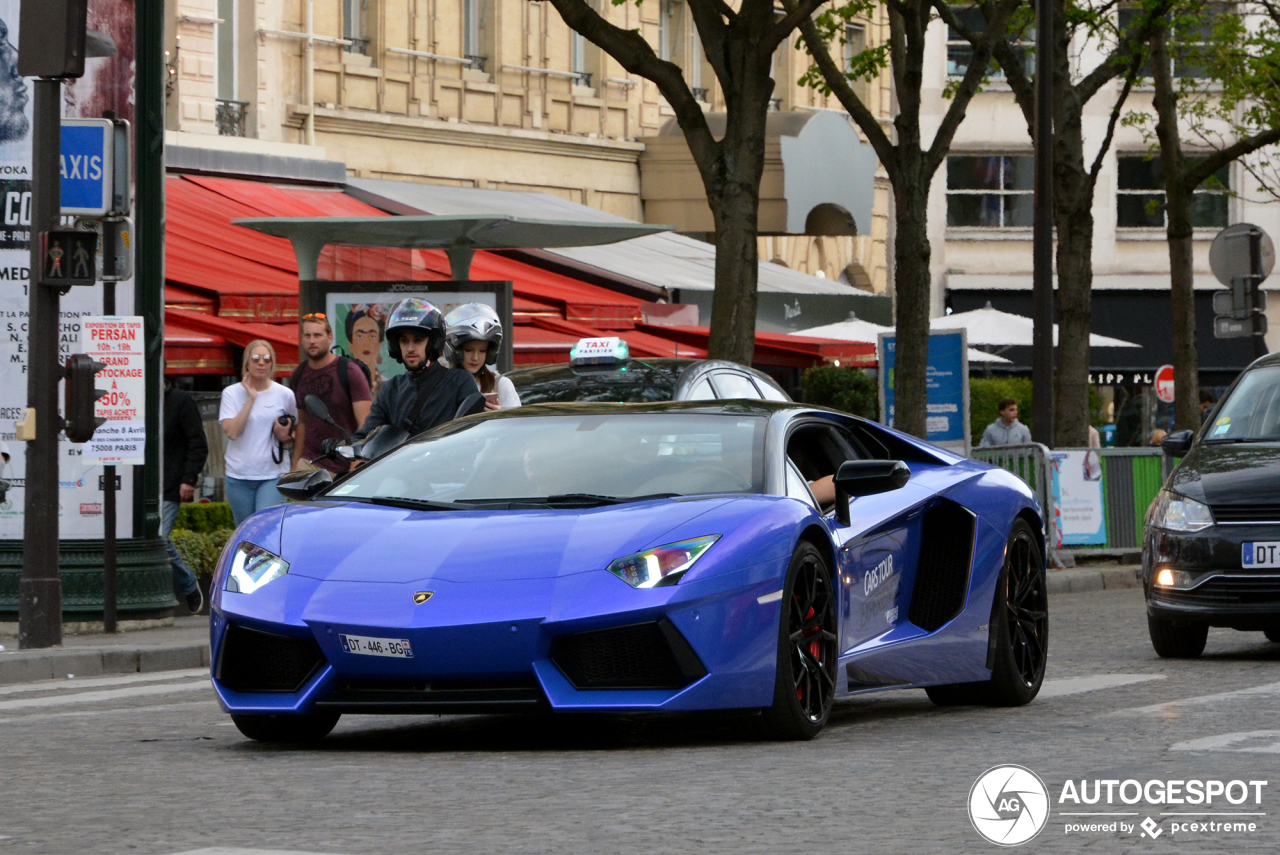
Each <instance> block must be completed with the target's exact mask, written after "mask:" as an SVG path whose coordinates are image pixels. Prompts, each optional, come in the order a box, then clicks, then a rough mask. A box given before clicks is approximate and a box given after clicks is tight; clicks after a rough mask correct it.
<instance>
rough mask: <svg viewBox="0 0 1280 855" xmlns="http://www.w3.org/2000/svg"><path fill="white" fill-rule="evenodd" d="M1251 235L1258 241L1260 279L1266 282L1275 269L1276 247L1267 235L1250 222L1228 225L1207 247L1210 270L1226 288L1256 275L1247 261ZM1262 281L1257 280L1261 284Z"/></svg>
mask: <svg viewBox="0 0 1280 855" xmlns="http://www.w3.org/2000/svg"><path fill="white" fill-rule="evenodd" d="M1250 234H1257V235H1258V236H1259V240H1260V248H1261V258H1260V260H1261V262H1262V269H1261V270H1260V271H1256V272H1257V273H1261V275H1262V279H1266V278H1267V277H1268V276H1270V275H1271V270H1272V268H1274V267H1275V266H1276V247H1275V244H1274V243H1272V242H1271V236H1270V235H1268V234H1267V233H1266V232H1265V231H1263V230H1262V229H1261V228H1259V227H1258V226H1255V225H1253V224H1252V223H1236V224H1235V225H1234V226H1227V227H1226V228H1225V229H1223V230H1222V231H1220V232H1218V235H1217V237H1215V238H1214V239H1213V244H1212V245H1211V246H1210V247H1209V269H1210V270H1212V271H1213V275H1214V276H1216V277H1218V281H1219V282H1221V283H1222V284H1223V285H1226V286H1227V287H1228V288H1230V287H1231V280H1232V279H1237V278H1241V277H1245V276H1252V275H1255V271H1254V270H1253V268H1252V266H1251V264H1250V258H1249V236H1250ZM1262 279H1259V280H1258V281H1259V282H1261V281H1262Z"/></svg>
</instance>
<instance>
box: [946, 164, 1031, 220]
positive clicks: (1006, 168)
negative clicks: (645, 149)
mask: <svg viewBox="0 0 1280 855" xmlns="http://www.w3.org/2000/svg"><path fill="white" fill-rule="evenodd" d="M1034 199H1035V158H1034V157H1033V156H1032V155H1029V154H995V155H985V154H982V155H955V156H952V157H948V158H947V225H948V226H953V227H956V228H975V229H1023V228H1031V225H1032V220H1033V212H1034V210H1035V201H1034Z"/></svg>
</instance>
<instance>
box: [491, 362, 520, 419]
mask: <svg viewBox="0 0 1280 855" xmlns="http://www.w3.org/2000/svg"><path fill="white" fill-rule="evenodd" d="M493 373H494V374H498V372H496V371H495V372H493ZM497 389H498V406H499V407H501V408H502V409H504V410H506V409H509V408H511V407H518V406H520V394H519V393H518V392H516V384H515V383H512V382H511V381H510V380H508V379H507V378H506V377H505V376H504V375H502V374H498V386H497Z"/></svg>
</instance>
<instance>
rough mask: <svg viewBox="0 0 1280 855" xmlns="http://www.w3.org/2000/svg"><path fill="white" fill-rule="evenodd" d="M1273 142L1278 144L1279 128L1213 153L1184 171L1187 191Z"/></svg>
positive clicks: (1260, 133)
mask: <svg viewBox="0 0 1280 855" xmlns="http://www.w3.org/2000/svg"><path fill="white" fill-rule="evenodd" d="M1274 142H1280V128H1268V129H1267V130H1265V131H1261V132H1259V133H1256V134H1254V135H1253V136H1249V137H1245V138H1244V139H1242V140H1236V141H1235V142H1234V143H1232V144H1231V145H1229V146H1227V147H1226V148H1223V149H1219V150H1217V151H1215V152H1214V153H1213V154H1211V155H1209V156H1208V157H1206V158H1205V159H1204V160H1202V161H1200V162H1199V163H1197V164H1196V165H1195V166H1193V167H1191V168H1190V169H1188V170H1186V172H1185V173H1184V178H1183V180H1184V181H1185V182H1186V187H1187V190H1188V191H1190V190H1194V189H1195V188H1197V187H1199V186H1200V184H1201V182H1203V181H1205V180H1207V179H1208V178H1209V176H1211V175H1213V173H1215V172H1217V171H1218V170H1219V169H1221V168H1222V167H1224V166H1226V165H1227V164H1228V163H1231V162H1232V161H1234V160H1238V159H1239V158H1242V157H1244V156H1245V155H1247V154H1253V153H1254V152H1255V151H1257V150H1258V149H1260V148H1262V147H1264V146H1268V145H1271V144H1272V143H1274Z"/></svg>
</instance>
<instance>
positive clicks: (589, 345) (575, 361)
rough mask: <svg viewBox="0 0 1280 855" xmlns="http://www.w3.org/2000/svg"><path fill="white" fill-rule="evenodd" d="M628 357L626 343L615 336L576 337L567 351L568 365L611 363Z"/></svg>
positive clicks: (629, 353) (629, 352) (629, 356)
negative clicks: (576, 340) (573, 343)
mask: <svg viewBox="0 0 1280 855" xmlns="http://www.w3.org/2000/svg"><path fill="white" fill-rule="evenodd" d="M630 358H631V351H630V349H629V348H628V347H627V343H626V342H625V341H623V340H622V339H620V338H618V337H617V336H606V337H603V338H582V339H578V343H577V344H575V345H574V346H573V349H572V350H570V351H569V364H570V365H611V364H613V363H615V362H625V361H626V360H628V359H630Z"/></svg>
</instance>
